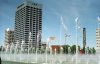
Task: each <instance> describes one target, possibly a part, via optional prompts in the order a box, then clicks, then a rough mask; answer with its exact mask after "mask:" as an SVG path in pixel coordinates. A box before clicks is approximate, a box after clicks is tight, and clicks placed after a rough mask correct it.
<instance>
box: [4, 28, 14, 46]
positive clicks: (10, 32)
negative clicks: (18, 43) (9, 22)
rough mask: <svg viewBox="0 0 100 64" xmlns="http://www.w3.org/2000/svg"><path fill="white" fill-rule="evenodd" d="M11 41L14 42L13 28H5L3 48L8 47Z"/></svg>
mask: <svg viewBox="0 0 100 64" xmlns="http://www.w3.org/2000/svg"><path fill="white" fill-rule="evenodd" d="M11 43H14V30H10V29H9V28H8V29H7V30H5V48H7V46H9V47H10V45H11Z"/></svg>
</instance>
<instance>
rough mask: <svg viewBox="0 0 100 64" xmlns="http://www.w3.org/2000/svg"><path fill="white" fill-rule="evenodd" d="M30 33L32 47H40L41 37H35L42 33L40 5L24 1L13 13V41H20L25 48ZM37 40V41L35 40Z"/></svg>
mask: <svg viewBox="0 0 100 64" xmlns="http://www.w3.org/2000/svg"><path fill="white" fill-rule="evenodd" d="M30 32H31V43H32V44H31V45H32V47H35V48H36V46H37V44H38V47H39V48H40V46H41V37H39V38H37V35H38V34H39V35H40V34H41V32H42V4H39V3H33V2H30V1H27V0H26V1H25V2H23V3H22V4H21V5H19V6H18V7H17V9H16V13H15V32H14V41H15V43H16V42H17V41H18V42H19V43H21V42H22V40H23V41H24V42H25V44H26V47H25V48H27V45H28V44H29V33H30ZM37 39H38V40H37ZM37 41H38V42H37Z"/></svg>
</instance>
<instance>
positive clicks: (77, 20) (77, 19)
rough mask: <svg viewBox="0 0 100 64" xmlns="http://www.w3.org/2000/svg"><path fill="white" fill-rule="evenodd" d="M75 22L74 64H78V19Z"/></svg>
mask: <svg viewBox="0 0 100 64" xmlns="http://www.w3.org/2000/svg"><path fill="white" fill-rule="evenodd" d="M75 21H76V64H78V61H77V58H78V17H77V18H76V19H75Z"/></svg>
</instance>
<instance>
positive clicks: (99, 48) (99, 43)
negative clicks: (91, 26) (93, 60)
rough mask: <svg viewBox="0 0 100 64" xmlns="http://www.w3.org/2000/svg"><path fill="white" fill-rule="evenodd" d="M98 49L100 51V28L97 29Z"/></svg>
mask: <svg viewBox="0 0 100 64" xmlns="http://www.w3.org/2000/svg"><path fill="white" fill-rule="evenodd" d="M96 49H97V50H99V51H100V28H97V29H96Z"/></svg>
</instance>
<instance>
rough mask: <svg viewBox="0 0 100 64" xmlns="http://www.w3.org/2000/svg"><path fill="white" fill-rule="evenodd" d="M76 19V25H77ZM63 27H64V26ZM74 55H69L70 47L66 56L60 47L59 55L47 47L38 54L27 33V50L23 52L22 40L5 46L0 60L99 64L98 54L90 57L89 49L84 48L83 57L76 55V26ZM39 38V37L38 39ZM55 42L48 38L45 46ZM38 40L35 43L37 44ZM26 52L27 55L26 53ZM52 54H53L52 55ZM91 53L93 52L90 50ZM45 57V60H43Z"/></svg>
mask: <svg viewBox="0 0 100 64" xmlns="http://www.w3.org/2000/svg"><path fill="white" fill-rule="evenodd" d="M77 20H78V19H76V23H77ZM64 27H65V26H64ZM76 27H77V28H76V54H71V47H68V54H64V53H63V51H64V49H63V47H61V46H60V53H57V52H58V50H57V49H56V48H55V49H54V51H53V50H52V48H51V47H50V48H49V46H46V50H45V53H38V48H36V51H35V48H33V47H32V46H31V45H32V40H31V32H30V33H29V44H28V49H27V50H25V48H24V47H25V46H26V43H25V42H24V40H22V42H21V43H20V42H19V41H17V42H16V44H14V43H12V44H11V45H7V48H6V50H5V51H1V55H0V56H1V59H2V61H3V62H4V63H5V62H7V63H8V62H12V63H11V64H14V62H15V63H17V64H100V61H99V60H100V57H99V54H96V55H92V54H88V53H89V48H88V47H86V48H85V55H80V54H79V53H78V40H77V29H78V26H77V25H76ZM38 38H39V37H38ZM53 40H55V37H49V38H48V39H47V45H49V43H50V42H51V41H53ZM38 42H39V40H38V41H37V43H38ZM48 51H49V52H50V53H49V52H48ZM26 52H27V53H26ZM53 52H54V54H53ZM91 52H93V51H92V50H91ZM44 57H45V58H44Z"/></svg>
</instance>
